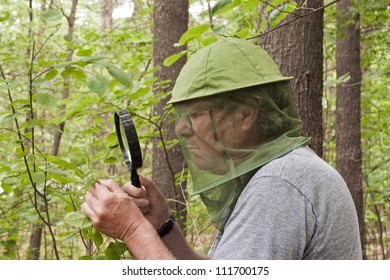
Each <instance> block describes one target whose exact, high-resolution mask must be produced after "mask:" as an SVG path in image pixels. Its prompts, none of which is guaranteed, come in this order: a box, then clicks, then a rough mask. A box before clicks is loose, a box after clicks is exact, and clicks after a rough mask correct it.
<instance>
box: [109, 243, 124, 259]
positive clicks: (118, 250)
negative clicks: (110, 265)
mask: <svg viewBox="0 0 390 280" xmlns="http://www.w3.org/2000/svg"><path fill="white" fill-rule="evenodd" d="M126 250H127V247H126V245H125V244H124V243H122V242H110V244H109V245H108V247H107V249H106V250H105V251H104V254H105V255H106V257H107V260H119V259H120V258H121V256H122V255H123V254H124V253H125V252H126Z"/></svg>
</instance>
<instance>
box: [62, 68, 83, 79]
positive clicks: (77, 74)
mask: <svg viewBox="0 0 390 280" xmlns="http://www.w3.org/2000/svg"><path fill="white" fill-rule="evenodd" d="M61 76H63V77H64V78H66V77H68V76H71V77H73V78H75V79H76V80H79V81H85V80H86V79H87V75H86V74H85V73H84V71H82V70H80V69H78V68H75V67H69V68H68V69H65V70H64V71H62V72H61Z"/></svg>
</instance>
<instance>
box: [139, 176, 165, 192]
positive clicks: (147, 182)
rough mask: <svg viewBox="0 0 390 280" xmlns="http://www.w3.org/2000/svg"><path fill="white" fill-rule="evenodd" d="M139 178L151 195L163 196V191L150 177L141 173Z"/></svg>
mask: <svg viewBox="0 0 390 280" xmlns="http://www.w3.org/2000/svg"><path fill="white" fill-rule="evenodd" d="M139 179H140V181H141V185H142V186H144V187H145V190H146V192H147V193H148V194H149V196H151V197H156V196H162V197H164V196H163V194H162V193H161V191H160V189H159V188H158V187H157V186H156V184H155V183H154V182H153V181H152V180H151V179H149V178H148V177H145V176H143V175H139Z"/></svg>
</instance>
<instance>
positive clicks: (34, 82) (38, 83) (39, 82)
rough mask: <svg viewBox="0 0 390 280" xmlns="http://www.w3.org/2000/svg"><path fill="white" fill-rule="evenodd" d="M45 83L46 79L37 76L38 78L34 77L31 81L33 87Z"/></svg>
mask: <svg viewBox="0 0 390 280" xmlns="http://www.w3.org/2000/svg"><path fill="white" fill-rule="evenodd" d="M46 83H47V80H46V79H44V78H39V79H35V80H34V81H33V82H32V85H33V86H34V87H39V86H41V85H44V84H46Z"/></svg>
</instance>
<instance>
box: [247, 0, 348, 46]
mask: <svg viewBox="0 0 390 280" xmlns="http://www.w3.org/2000/svg"><path fill="white" fill-rule="evenodd" d="M339 1H340V0H335V1H333V2H331V3H329V4H327V5H325V6H322V7H321V8H318V9H315V10H313V11H311V12H309V13H307V14H304V15H302V16H300V17H297V18H294V19H292V20H290V21H288V22H286V23H284V24H281V25H278V26H276V27H274V28H272V29H270V30H267V31H265V32H263V33H261V34H259V35H256V36H253V37H249V38H247V40H251V39H255V38H259V37H261V36H264V35H265V34H268V33H270V32H272V31H275V30H276V29H279V28H282V27H284V26H286V25H289V24H290V23H292V22H294V21H296V20H298V19H301V18H305V17H307V16H310V15H312V14H314V13H317V12H319V11H322V10H324V9H326V8H328V7H329V6H332V5H333V4H336V3H337V2H339Z"/></svg>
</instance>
